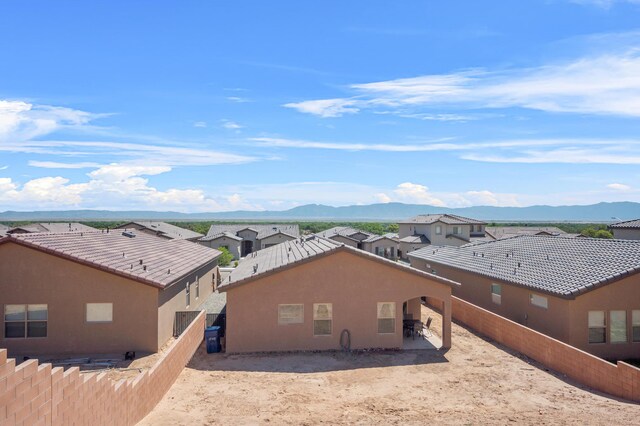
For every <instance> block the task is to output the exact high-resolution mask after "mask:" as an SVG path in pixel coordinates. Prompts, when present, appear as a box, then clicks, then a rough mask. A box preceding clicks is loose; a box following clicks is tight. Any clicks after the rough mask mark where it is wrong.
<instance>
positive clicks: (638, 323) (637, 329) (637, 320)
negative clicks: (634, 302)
mask: <svg viewBox="0 0 640 426" xmlns="http://www.w3.org/2000/svg"><path fill="white" fill-rule="evenodd" d="M631 330H632V332H631V334H632V336H631V341H632V342H640V311H631Z"/></svg>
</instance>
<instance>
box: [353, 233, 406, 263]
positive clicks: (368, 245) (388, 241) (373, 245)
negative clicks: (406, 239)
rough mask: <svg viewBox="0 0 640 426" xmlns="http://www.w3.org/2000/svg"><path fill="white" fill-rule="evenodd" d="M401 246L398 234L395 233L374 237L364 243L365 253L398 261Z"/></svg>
mask: <svg viewBox="0 0 640 426" xmlns="http://www.w3.org/2000/svg"><path fill="white" fill-rule="evenodd" d="M399 246H400V242H399V239H398V234H393V233H388V234H383V235H373V236H371V237H369V238H367V239H366V240H363V241H362V249H363V250H364V251H368V252H369V253H373V254H375V255H377V256H382V257H384V258H385V259H391V260H396V259H398V248H399Z"/></svg>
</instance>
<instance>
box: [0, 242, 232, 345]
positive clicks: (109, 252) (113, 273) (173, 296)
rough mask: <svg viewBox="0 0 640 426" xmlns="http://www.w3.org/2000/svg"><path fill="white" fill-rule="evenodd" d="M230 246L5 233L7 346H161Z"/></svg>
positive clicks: (207, 290) (0, 255)
mask: <svg viewBox="0 0 640 426" xmlns="http://www.w3.org/2000/svg"><path fill="white" fill-rule="evenodd" d="M220 254H221V253H220V252H219V251H217V250H212V249H210V248H206V247H203V246H201V245H198V244H194V243H192V242H189V241H185V240H166V239H161V238H157V237H155V236H150V235H147V234H145V233H143V232H140V233H133V232H132V231H126V232H123V231H121V230H117V231H115V230H111V231H109V232H107V231H91V232H66V233H61V234H58V233H32V234H14V235H10V236H7V237H5V238H2V239H0V310H1V311H0V312H1V314H2V321H3V323H2V327H1V328H0V348H7V349H8V350H9V354H10V355H11V356H40V355H52V356H55V355H60V354H106V353H108V354H111V353H124V352H125V351H140V352H156V351H157V350H158V349H159V348H160V347H161V346H162V345H163V344H164V343H165V342H166V341H167V340H168V339H169V338H170V337H171V336H172V334H173V323H174V317H175V312H176V311H181V310H193V309H195V308H196V307H197V306H199V305H200V304H201V303H202V302H203V301H204V300H205V299H206V298H207V296H209V295H210V294H211V293H212V292H213V289H214V285H215V283H216V280H217V274H218V267H217V258H218V256H220Z"/></svg>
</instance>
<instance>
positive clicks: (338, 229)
mask: <svg viewBox="0 0 640 426" xmlns="http://www.w3.org/2000/svg"><path fill="white" fill-rule="evenodd" d="M356 234H363V235H366V236H367V238H371V237H375V236H376V234H372V233H371V232H366V231H361V230H360V229H356V228H351V227H350V226H334V227H333V228H329V229H327V230H324V231H322V232H318V233H317V234H316V235H319V236H321V237H324V238H333V237H335V236H337V235H340V236H343V237H347V238H352V236H353V235H356ZM363 241H364V240H363Z"/></svg>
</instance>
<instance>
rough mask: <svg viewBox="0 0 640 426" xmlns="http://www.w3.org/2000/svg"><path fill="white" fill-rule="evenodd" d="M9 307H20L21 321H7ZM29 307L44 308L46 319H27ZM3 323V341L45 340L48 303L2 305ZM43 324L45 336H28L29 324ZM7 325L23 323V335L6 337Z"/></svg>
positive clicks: (47, 323)
mask: <svg viewBox="0 0 640 426" xmlns="http://www.w3.org/2000/svg"><path fill="white" fill-rule="evenodd" d="M9 306H22V307H23V309H24V310H23V312H24V317H23V319H22V320H8V321H7V308H8V307H9ZM29 306H44V307H45V312H46V315H47V317H46V319H44V320H43V319H29ZM2 318H3V323H4V338H5V339H46V338H47V337H49V304H48V303H7V304H5V305H4V311H3V317H2ZM42 322H43V323H45V335H44V336H29V323H42ZM7 323H13V324H16V323H23V324H24V330H23V331H24V335H22V336H15V337H8V336H7Z"/></svg>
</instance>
